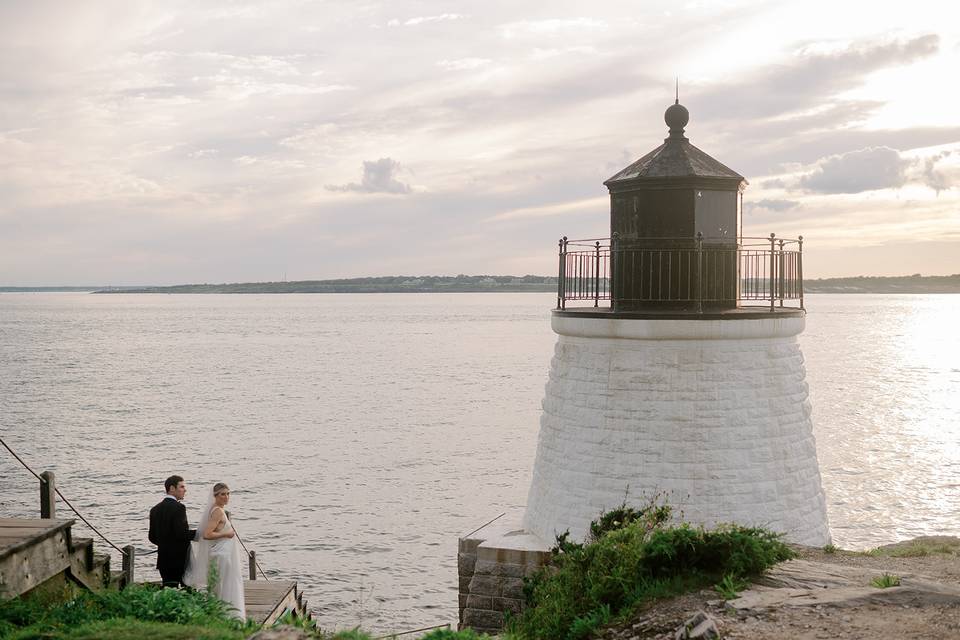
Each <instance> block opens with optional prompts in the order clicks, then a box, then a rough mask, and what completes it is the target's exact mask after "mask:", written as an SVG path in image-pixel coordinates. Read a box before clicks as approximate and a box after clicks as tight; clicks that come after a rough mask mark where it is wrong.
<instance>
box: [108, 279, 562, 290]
mask: <svg viewBox="0 0 960 640" xmlns="http://www.w3.org/2000/svg"><path fill="white" fill-rule="evenodd" d="M556 290H557V278H556V276H531V275H526V276H466V275H463V274H461V275H458V276H383V277H378V278H350V279H344V280H300V281H296V282H239V283H232V284H182V285H176V286H172V287H136V288H134V287H124V288H114V289H103V290H100V291H97V292H96V293H404V292H407V293H411V292H412V293H424V292H427V293H442V292H448V293H461V292H486V291H533V292H541V291H551V292H555V291H556Z"/></svg>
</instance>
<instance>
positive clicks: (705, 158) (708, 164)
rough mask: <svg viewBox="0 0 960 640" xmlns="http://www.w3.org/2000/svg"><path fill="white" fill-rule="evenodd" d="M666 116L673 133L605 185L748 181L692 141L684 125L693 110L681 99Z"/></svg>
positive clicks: (669, 109)
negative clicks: (652, 180) (687, 180)
mask: <svg viewBox="0 0 960 640" xmlns="http://www.w3.org/2000/svg"><path fill="white" fill-rule="evenodd" d="M663 119H664V121H665V122H666V123H667V126H668V127H670V135H669V137H667V138H666V139H665V140H664V142H663V144H662V145H660V146H659V147H657V148H656V149H654V150H653V151H651V152H650V153H648V154H647V155H645V156H643V157H642V158H640V159H639V160H637V161H636V162H634V163H633V164H631V165H630V166H628V167H626V168H624V169H621V170H620V171H619V172H618V173H617V174H616V175H614V176H613V177H611V178H610V179H609V180H607V181H606V182H604V183H603V184H605V185H607V186H610V185H611V184H615V183H620V182H626V181H629V180H636V179H642V178H729V179H738V180H744V177H743V176H741V175H740V174H739V173H737V172H736V171H734V170H733V169H731V168H730V167H728V166H726V165H725V164H723V163H721V162H719V161H718V160H715V159H713V158H711V157H710V156H709V155H707V154H706V153H705V152H703V151H701V150H700V149H698V148H697V147H695V146H693V145H692V144H690V141H689V140H688V139H687V138H686V136H684V135H683V134H684V129H683V128H684V127H685V126H686V125H687V123H688V122H689V121H690V112H689V111H687V108H686V107H684V106H683V105H682V104H680V103H679V102H677V103H676V104H672V105H670V106H669V107H668V108H667V111H666V112H665V113H664V114H663Z"/></svg>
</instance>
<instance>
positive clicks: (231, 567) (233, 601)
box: [183, 482, 246, 620]
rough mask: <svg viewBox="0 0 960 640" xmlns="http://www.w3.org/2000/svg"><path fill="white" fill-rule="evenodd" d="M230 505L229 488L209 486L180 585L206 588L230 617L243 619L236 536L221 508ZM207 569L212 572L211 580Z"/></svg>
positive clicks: (243, 606) (240, 566) (241, 579)
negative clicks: (205, 506) (209, 490)
mask: <svg viewBox="0 0 960 640" xmlns="http://www.w3.org/2000/svg"><path fill="white" fill-rule="evenodd" d="M228 502H230V487H228V486H227V485H225V484H224V483H222V482H218V483H217V484H215V485H213V492H212V493H211V494H210V497H209V500H208V502H207V509H206V511H205V512H204V514H203V516H202V517H201V518H200V523H199V524H198V525H197V535H196V538H195V539H194V541H193V542H192V543H191V544H190V559H189V560H188V562H187V569H186V571H185V572H184V576H183V582H184V584H186V585H189V586H191V587H193V588H194V589H206V588H208V587H209V588H210V590H211V592H212V594H213V595H215V596H217V597H218V598H219V599H221V600H223V601H224V602H226V603H227V605H228V607H229V613H230V615H232V616H234V617H236V618H239V619H240V620H244V619H245V618H246V607H245V604H244V600H243V559H242V556H241V554H240V545H238V544H237V541H236V533H235V532H234V530H233V525H231V524H230V519H229V518H227V512H226V511H224V507H226V506H227V503H228ZM211 570H215V573H214V574H213V576H214V577H215V580H211V581H210V582H211V583H210V584H208V579H209V578H210V577H211V576H210V572H211Z"/></svg>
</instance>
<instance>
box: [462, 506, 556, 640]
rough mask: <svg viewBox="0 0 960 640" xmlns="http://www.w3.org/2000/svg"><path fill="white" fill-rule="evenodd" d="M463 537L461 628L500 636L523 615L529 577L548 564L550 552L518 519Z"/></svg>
mask: <svg viewBox="0 0 960 640" xmlns="http://www.w3.org/2000/svg"><path fill="white" fill-rule="evenodd" d="M511 520H512V521H508V522H506V523H499V524H497V525H493V526H488V527H484V528H483V529H481V530H479V531H477V532H474V533H472V534H470V535H469V536H465V537H463V538H460V541H459V549H458V553H457V572H458V577H459V582H460V593H459V599H460V602H459V609H460V622H459V627H458V628H460V629H466V628H471V629H474V630H476V631H478V632H483V633H490V634H496V633H499V632H500V631H501V630H502V629H503V625H504V621H505V620H506V618H507V616H508V615H511V614H518V613H520V612H521V611H522V610H523V606H524V600H523V584H524V578H525V577H527V576H530V575H531V574H533V573H534V572H535V571H537V570H538V569H539V568H540V567H542V566H543V565H544V564H545V563H546V562H547V561H548V559H549V557H550V552H549V547H548V546H547V545H546V544H544V543H543V542H542V541H541V540H539V539H538V538H537V537H536V536H532V535H530V534H529V533H528V532H525V531H523V530H521V529H518V528H517V524H518V520H519V517H515V518H513V519H511Z"/></svg>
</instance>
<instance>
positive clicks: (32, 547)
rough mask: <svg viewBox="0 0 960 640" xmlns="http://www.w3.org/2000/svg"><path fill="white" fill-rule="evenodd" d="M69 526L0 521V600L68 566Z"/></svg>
mask: <svg viewBox="0 0 960 640" xmlns="http://www.w3.org/2000/svg"><path fill="white" fill-rule="evenodd" d="M72 524H73V520H43V519H39V518H29V519H28V518H0V599H2V598H13V597H16V596H18V595H20V594H21V593H24V592H26V591H28V590H30V589H32V588H33V587H35V586H37V585H38V584H41V583H42V582H44V581H46V580H48V579H50V578H51V577H53V576H55V575H57V574H58V573H60V572H62V571H65V570H67V569H68V568H69V567H70V554H69V546H70V526H71V525H72Z"/></svg>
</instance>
